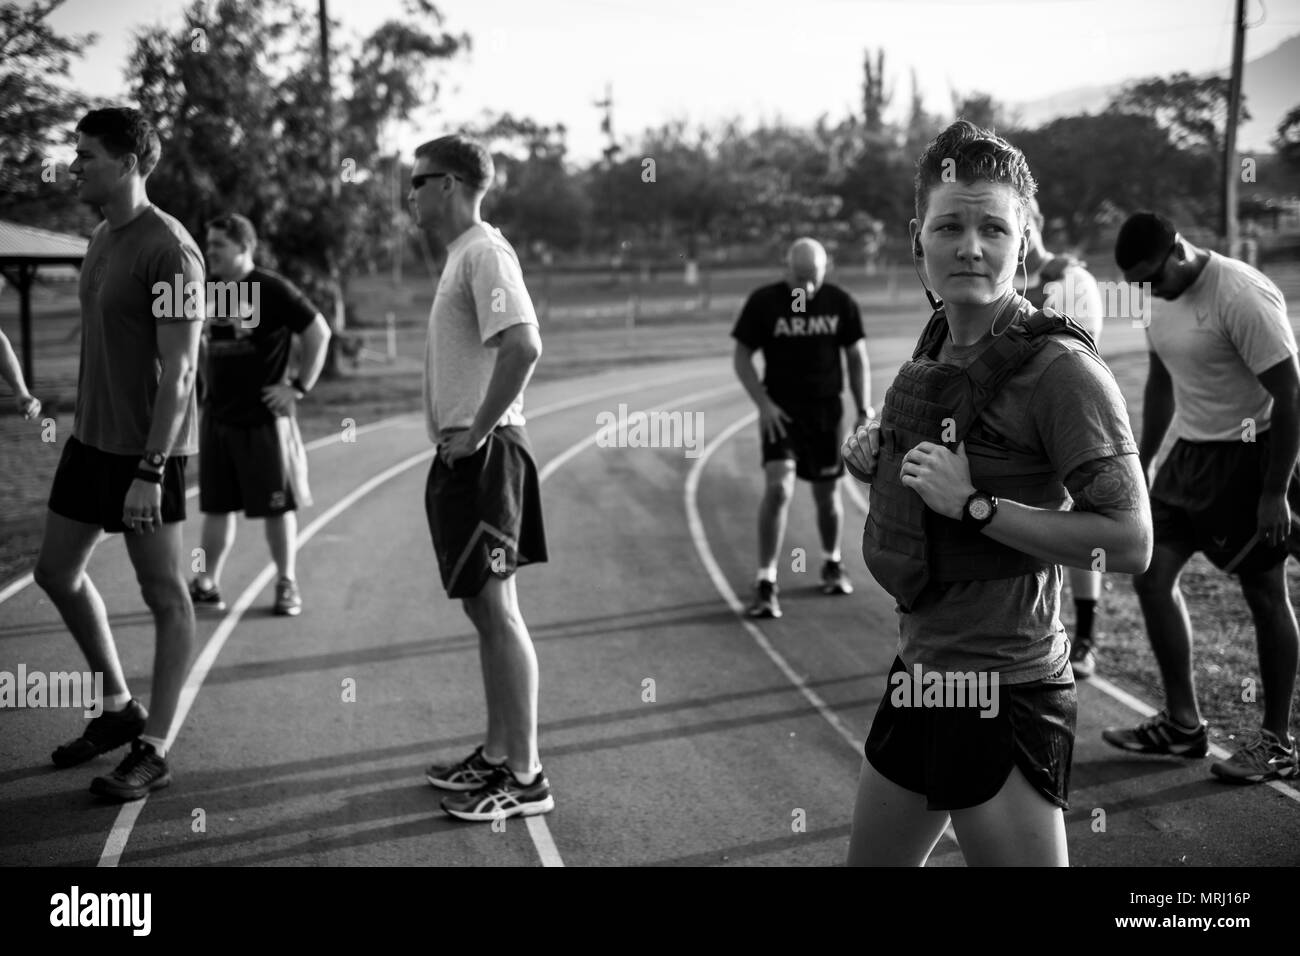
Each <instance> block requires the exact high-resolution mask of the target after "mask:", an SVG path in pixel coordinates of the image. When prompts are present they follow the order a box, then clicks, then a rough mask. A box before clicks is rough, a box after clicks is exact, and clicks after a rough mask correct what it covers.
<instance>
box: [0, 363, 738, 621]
mask: <svg viewBox="0 0 1300 956" xmlns="http://www.w3.org/2000/svg"><path fill="white" fill-rule="evenodd" d="M717 374H718V373H717V371H710V370H700V371H698V372H691V373H688V374H686V375H669V376H664V377H662V378H654V379H650V380H649V381H645V382H641V383H640V384H639V385H637V386H636V387H637V388H656V387H658V386H660V385H675V384H677V383H678V382H688V381H690V380H691V379H693V378H707V377H709V376H710V375H717ZM627 389H628V387H627V386H626V385H623V386H619V387H618V388H616V389H605V390H603V391H599V392H592V393H591V394H590V395H579V396H577V397H576V398H566V399H564V400H562V401H558V402H550V403H548V404H546V405H539V406H537V408H535V409H532V410H531V411H529V412H528V414H527V416H526V417H528V418H540V417H541V416H543V415H549V414H551V413H552V412H558V411H563V410H564V409H566V408H573V407H575V406H577V405H583V404H585V403H587V402H592V401H596V400H598V399H601V398H608V397H609V396H611V395H618V394H620V393H623V392H626V391H627ZM420 416H421V413H420V412H402V413H401V414H400V415H392V416H390V417H388V418H381V419H379V420H378V421H375V422H370V423H369V424H368V425H362V426H360V427H359V428H357V429H356V431H355V432H353V434H354V435H365V434H368V433H369V432H373V431H378V430H379V429H381V428H391V427H392V426H394V425H399V424H403V423H405V422H407V421H408V420H409V421H415V422H418V421H420ZM342 438H343V433H342V432H337V433H335V434H332V435H326V436H324V437H322V438H313V439H312V440H311V441H309V442H307V443H306V445H305V446H304V447H305V448H306V449H307V451H315V450H316V449H318V448H324V447H325V446H326V445H333V444H335V443H336V442H340V441H342ZM198 493H199V486H198V485H197V484H196V485H194V486H193V487H192V488H187V489H186V491H185V497H186V498H187V499H188V498H193V497H196V496H197V495H198ZM31 583H32V573H31V572H30V571H27V572H25V573H23V574H20V575H18V577H16V578H14V579H13V580H12V581H10V582H9V583H8V584H6V585H5V586H4V587H2V588H0V604H4V602H5V601H7V600H9V599H10V598H11V597H13V596H14V595H15V594H17V593H18V592H19V591H21V590H23V588H25V587H27V586H28V585H29V584H31Z"/></svg>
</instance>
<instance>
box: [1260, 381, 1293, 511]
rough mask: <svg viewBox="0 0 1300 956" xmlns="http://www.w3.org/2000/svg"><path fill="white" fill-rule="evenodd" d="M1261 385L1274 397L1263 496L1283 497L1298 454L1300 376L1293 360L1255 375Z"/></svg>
mask: <svg viewBox="0 0 1300 956" xmlns="http://www.w3.org/2000/svg"><path fill="white" fill-rule="evenodd" d="M1258 378H1259V381H1260V384H1261V385H1263V386H1264V387H1265V388H1266V389H1268V393H1269V394H1270V395H1272V396H1273V417H1272V421H1271V423H1270V425H1269V432H1270V434H1272V436H1273V447H1272V449H1271V456H1270V458H1269V462H1268V472H1267V473H1266V474H1265V475H1264V492H1265V493H1266V494H1269V493H1271V494H1275V495H1284V494H1286V489H1287V485H1288V484H1289V483H1290V481H1291V474H1292V471H1293V470H1294V468H1295V462H1296V456H1297V455H1300V375H1297V373H1296V357H1295V356H1294V355H1291V356H1288V357H1287V358H1285V359H1283V360H1282V361H1281V362H1278V363H1277V364H1276V365H1274V366H1273V367H1272V368H1270V369H1267V370H1266V371H1263V372H1261V373H1260V374H1259V376H1258Z"/></svg>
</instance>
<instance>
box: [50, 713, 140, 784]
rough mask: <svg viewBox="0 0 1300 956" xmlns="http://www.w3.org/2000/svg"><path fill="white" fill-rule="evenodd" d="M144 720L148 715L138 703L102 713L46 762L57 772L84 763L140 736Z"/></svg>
mask: <svg viewBox="0 0 1300 956" xmlns="http://www.w3.org/2000/svg"><path fill="white" fill-rule="evenodd" d="M148 718H149V712H148V711H146V710H145V709H144V705H142V704H141V703H140V702H139V701H138V700H132V701H131V702H130V703H128V704H127V705H126V706H125V707H123V708H122V709H121V710H116V711H110V710H106V711H104V712H103V713H102V714H100V715H99V716H98V717H96V718H95V719H94V720H92V721H91V722H90V723H89V724H87V725H86V729H85V730H84V731H82V733H81V736H80V737H78V738H77V739H76V740H74V741H72V742H71V743H67V744H64V745H63V746H62V747H59V748H58V749H57V750H55V751H54V753H53V754H51V755H50V759H51V760H53V761H54V766H56V767H59V768H66V767H75V766H76V765H77V764H80V763H85V762H86V761H87V760H90V759H92V758H94V757H98V756H99V755H100V754H106V753H108V752H109V751H110V750H116V749H117V748H118V747H121V746H122V745H124V744H129V743H130V742H131V741H133V740H135V738H136V737H139V736H140V735H141V734H142V733H144V722H145V721H146V720H147V719H148Z"/></svg>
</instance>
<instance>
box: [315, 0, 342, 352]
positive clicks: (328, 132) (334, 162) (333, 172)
mask: <svg viewBox="0 0 1300 956" xmlns="http://www.w3.org/2000/svg"><path fill="white" fill-rule="evenodd" d="M325 6H326V0H320V6H319V9H318V14H317V16H318V19H319V20H320V72H321V90H322V93H323V95H324V102H325V143H326V155H327V156H328V162H329V168H328V169H327V170H326V172H325V178H326V181H328V182H329V184H330V187H329V188H330V203H331V205H332V206H333V208H334V209H335V210H337V209H338V206H339V196H340V192H341V188H342V183H341V180H340V178H339V177H340V171H339V142H338V137H337V136H336V135H335V130H334V91H333V87H332V84H331V82H330V18H329V12H328V11H327V10H326V9H325ZM325 261H326V263H327V265H328V268H329V274H330V285H331V286H332V287H333V292H334V321H333V322H332V323H331V324H332V326H333V332H334V334H333V335H332V336H330V343H329V352H328V353H327V355H326V359H325V368H324V371H325V373H326V374H328V375H331V376H332V375H336V374H337V373H338V344H339V333H340V332H342V331H343V325H344V317H343V282H342V270H341V269H340V268H339V262H338V256H337V254H336V253H335V252H334V251H333V250H332V249H328V250H326V253H325Z"/></svg>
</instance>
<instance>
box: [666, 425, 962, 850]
mask: <svg viewBox="0 0 1300 956" xmlns="http://www.w3.org/2000/svg"><path fill="white" fill-rule="evenodd" d="M757 418H758V412H750V413H749V414H748V415H745V416H744V417H742V418H740V419H738V420H736V421H734V422H732V423H731V424H730V425H728V426H727V427H726V428H725V429H723V430H722V432H720V433H719V434H718V437H716V438H715V439H713V441H712V442H710V443H709V444H708V446H707V447H705V449H704V452H703V454H701V455H700V457H699V458H698V459H696V461H695V465H694V467H692V468H691V471H690V473H689V474H688V475H687V476H686V488H685V492H684V497H685V500H686V522H687V525H688V526H689V527H690V530H691V540H692V541H694V543H695V551H696V553H697V554H698V555H699V557H700V562H701V563H702V564H703V565H704V569H705V571H707V572H708V575H709V578H710V579H711V580H712V581H713V586H714V588H716V589H717V592H718V594H720V595H721V596H722V600H723V601H725V602H726V604H727V606H728V607H730V608H731V610H732V613H734V614H735V615H736V618H737V620H739V621H740V625H741V627H743V628H744V629H745V632H746V633H747V634H749V636H750V637H751V638H753V640H754V642H755V643H756V644H758V646H759V647H760V648H761V649H762V650H763V653H765V654H766V655H767V656H768V657H769V658H770V659H771V660H772V663H774V664H775V665H776V666H777V669H778V670H779V671H781V673H782V674H784V675H785V677H786V679H787V680H789V681H790V683H791V684H793V685H794V686H795V688H796V689H797V690H798V691H799V693H800V694H802V695H803V696H804V698H805V699H806V700H807V701H808V702H809V703H810V704H812V705H813V707H814V708H815V709H816V710H817V713H819V714H820V715H821V716H822V718H823V719H824V720H825V721H826V722H827V723H828V724H830V725H831V727H832V728H833V729H834V730H835V732H836V733H838V734H839V735H840V737H841V738H843V740H844V742H845V743H847V744H848V745H849V746H850V747H852V748H853V752H854V753H856V754H861V753H862V746H863V741H860V740H858V738H857V737H856V736H854V734H853V731H851V730H850V729H849V728H848V725H847V724H845V723H844V721H843V720H841V719H840V715H839V714H837V713H835V711H833V710H831V708H830V705H829V704H827V703H826V701H824V700H823V699H822V697H821V695H820V694H818V693H817V692H816V691H815V690H813V689H812V688H811V687H809V686H808V685H807V684H806V683H804V680H803V678H802V677H800V676H799V675H798V674H796V673H795V672H794V668H792V667H791V666H790V664H789V663H788V662H787V661H786V659H785V658H784V657H783V656H782V655H781V653H780V652H779V651H778V650H777V649H776V648H774V647H773V646H772V644H771V642H770V641H769V640H768V639H767V636H766V635H765V634H764V633H763V632H762V631H761V630H759V628H758V627H757V625H755V624H754V623H753V622H752V621H750V619H749V618H748V617H747V616H746V615H745V605H744V604H742V603H741V600H740V598H739V597H737V595H736V592H735V591H734V590H733V589H732V587H731V582H729V581H728V580H727V576H726V575H725V574H723V573H722V568H721V567H720V566H719V565H718V562H717V560H716V559H715V558H714V557H713V549H712V548H711V547H709V539H708V536H707V535H706V534H705V533H704V522H702V521H701V520H700V510H699V505H698V502H697V497H698V495H699V487H700V477H701V476H702V475H703V474H704V467H705V465H706V464H708V461H709V458H710V457H712V455H713V453H714V452H715V451H717V450H718V448H720V447H721V446H722V445H723V444H724V443H725V442H727V441H728V440H729V439H730V438H731V437H732V436H733V435H735V434H736V432H738V431H740V430H741V429H742V428H744V427H745V426H746V425H749V424H750V423H751V422H753V421H755V420H756V419H757ZM943 835H944V836H946V837H947V838H948V839H949V840H951V841H952V842H953V843H956V842H957V834H956V833H954V832H953V829H952V824H951V823H949V824H948V826H947V827H946V828H945V829H944V831H943Z"/></svg>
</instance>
